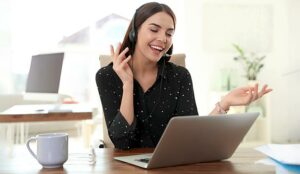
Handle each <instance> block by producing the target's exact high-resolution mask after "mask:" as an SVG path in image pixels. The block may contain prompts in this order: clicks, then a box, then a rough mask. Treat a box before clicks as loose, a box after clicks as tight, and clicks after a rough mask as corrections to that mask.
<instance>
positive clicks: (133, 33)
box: [128, 9, 173, 61]
mask: <svg viewBox="0 0 300 174" xmlns="http://www.w3.org/2000/svg"><path fill="white" fill-rule="evenodd" d="M138 10H139V9H137V10H136V11H135V13H134V15H133V18H132V21H131V30H130V32H129V33H128V38H129V41H130V43H131V45H132V49H134V48H135V43H136V41H137V30H136V28H135V18H136V14H137V12H138ZM172 52H173V44H172V45H171V47H170V48H169V50H168V51H167V52H166V53H164V55H163V56H162V59H164V60H165V61H169V60H170V58H171V55H172Z"/></svg>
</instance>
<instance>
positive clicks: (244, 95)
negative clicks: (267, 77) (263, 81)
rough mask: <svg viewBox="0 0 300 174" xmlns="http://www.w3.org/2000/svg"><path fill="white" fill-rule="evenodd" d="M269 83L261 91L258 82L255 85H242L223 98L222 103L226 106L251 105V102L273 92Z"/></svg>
mask: <svg viewBox="0 0 300 174" xmlns="http://www.w3.org/2000/svg"><path fill="white" fill-rule="evenodd" d="M271 91H272V89H270V88H268V85H264V86H263V88H262V89H261V91H258V84H255V86H254V87H240V88H236V89H234V90H232V91H230V92H229V93H228V94H227V95H226V96H225V97H224V98H223V99H222V104H223V105H224V107H225V108H229V107H230V106H240V105H249V104H250V103H251V102H253V101H255V100H257V99H259V98H261V97H262V96H264V95H265V94H267V93H269V92H271Z"/></svg>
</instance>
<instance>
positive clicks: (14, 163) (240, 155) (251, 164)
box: [0, 146, 275, 174]
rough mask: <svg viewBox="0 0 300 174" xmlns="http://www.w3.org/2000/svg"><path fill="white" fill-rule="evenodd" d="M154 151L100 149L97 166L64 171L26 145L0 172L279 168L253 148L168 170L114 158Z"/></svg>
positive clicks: (71, 167) (264, 170)
mask: <svg viewBox="0 0 300 174" xmlns="http://www.w3.org/2000/svg"><path fill="white" fill-rule="evenodd" d="M152 151H153V149H133V150H129V151H121V150H115V149H109V148H106V149H98V150H96V154H97V157H96V160H97V161H96V163H95V164H93V165H89V164H84V163H77V164H72V163H68V162H69V161H67V163H66V164H65V165H64V167H62V168H57V169H43V168H42V167H41V166H40V165H39V164H38V163H37V162H36V161H35V159H33V157H32V156H31V155H30V154H29V152H28V151H27V149H26V147H25V146H24V147H23V146H22V150H21V152H20V151H16V152H17V153H13V155H11V157H4V156H5V155H4V156H3V155H1V158H0V173H11V174H14V173H33V174H35V173H39V174H47V173H55V174H60V173H68V174H72V173H85V174H89V173H102V174H108V173H109V174H111V173H125V174H127V173H128V174H131V173H138V174H139V173H143V174H145V173H180V174H182V173H190V174H191V173H197V174H198V173H206V174H207V173H210V174H213V173H226V174H234V173H247V174H249V173H275V168H274V167H272V166H267V165H262V164H255V161H257V160H260V159H262V158H265V156H264V155H263V154H261V153H259V152H257V151H255V150H253V149H247V148H238V149H237V151H236V152H235V153H234V155H233V156H232V157H231V158H230V159H228V160H225V161H221V162H210V163H197V164H190V165H182V166H175V167H166V168H158V169H151V170H145V169H141V168H138V167H135V166H132V165H129V164H125V163H122V162H119V161H115V160H114V159H113V157H114V156H123V155H133V154H139V153H149V152H152Z"/></svg>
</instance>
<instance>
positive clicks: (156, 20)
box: [135, 12, 174, 62]
mask: <svg viewBox="0 0 300 174" xmlns="http://www.w3.org/2000/svg"><path fill="white" fill-rule="evenodd" d="M173 34H174V23H173V19H172V17H171V16H170V15H169V14H167V13H166V12H158V13H156V14H154V15H152V16H150V17H149V18H148V19H147V20H146V21H145V22H144V23H143V24H142V25H141V26H140V28H139V29H138V39H137V44H136V48H135V55H138V56H143V57H145V58H147V59H149V60H150V61H154V62H158V61H159V59H160V58H161V57H162V56H163V55H164V54H165V53H166V52H167V51H168V50H169V48H170V47H171V45H172V36H173Z"/></svg>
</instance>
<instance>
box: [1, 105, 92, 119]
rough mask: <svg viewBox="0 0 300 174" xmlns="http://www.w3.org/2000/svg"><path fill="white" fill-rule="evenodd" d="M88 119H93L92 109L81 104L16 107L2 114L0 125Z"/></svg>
mask: <svg viewBox="0 0 300 174" xmlns="http://www.w3.org/2000/svg"><path fill="white" fill-rule="evenodd" d="M87 119H92V108H90V107H86V106H84V105H80V104H64V105H57V104H46V105H15V106H13V107H11V108H9V109H7V110H5V111H4V112H2V113H0V123H1V122H2V123H3V122H36V121H70V120H87Z"/></svg>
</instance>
